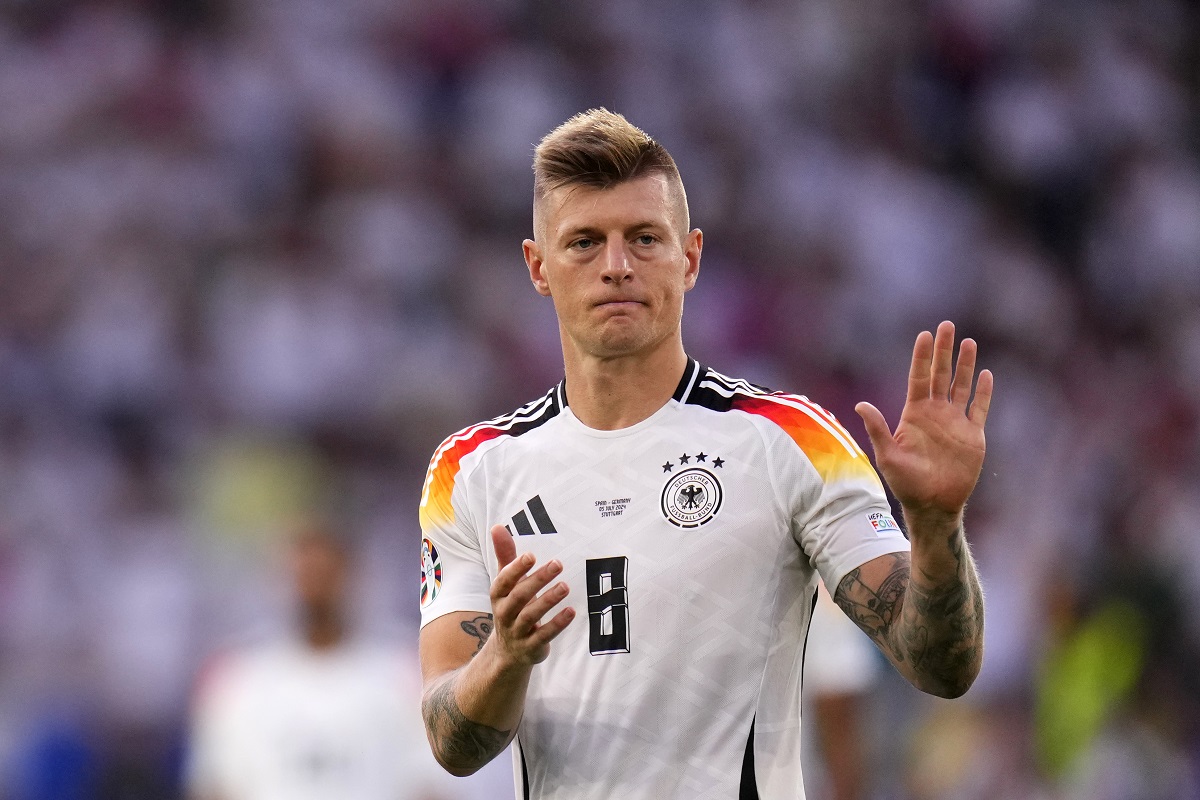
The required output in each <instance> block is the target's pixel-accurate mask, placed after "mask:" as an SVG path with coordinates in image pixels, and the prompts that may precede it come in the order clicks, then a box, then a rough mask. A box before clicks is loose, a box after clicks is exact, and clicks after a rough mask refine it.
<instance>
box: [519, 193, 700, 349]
mask: <svg viewBox="0 0 1200 800" xmlns="http://www.w3.org/2000/svg"><path fill="white" fill-rule="evenodd" d="M684 216H685V212H684V210H683V201H682V198H681V197H680V196H679V195H678V194H677V193H676V192H675V191H672V185H671V182H670V181H669V180H668V179H667V177H666V176H664V175H657V174H651V175H646V176H643V177H640V178H636V179H634V180H630V181H625V182H624V183H620V184H617V185H616V186H613V187H611V188H608V189H597V188H594V187H590V186H578V185H577V186H564V187H561V188H559V189H555V190H554V191H552V192H550V193H548V194H547V195H546V196H545V197H544V198H542V200H541V201H540V203H539V208H538V214H537V217H538V226H537V227H538V230H537V231H536V234H535V235H536V236H537V240H536V241H531V240H528V239H527V240H526V241H525V243H524V250H525V261H526V263H527V264H528V265H529V277H530V279H531V280H532V281H533V285H534V288H535V289H537V291H538V292H539V293H540V294H543V295H545V296H547V297H551V298H553V300H554V309H555V311H556V312H557V313H558V322H559V328H560V330H561V332H562V336H563V349H564V355H567V356H568V357H569V354H568V353H567V352H566V351H567V350H568V348H573V349H574V350H575V351H576V354H577V355H580V356H592V357H597V358H615V357H620V356H627V355H637V354H642V353H648V352H650V351H652V350H653V349H654V348H655V347H657V346H659V345H661V344H662V343H663V342H666V341H668V340H670V339H671V338H678V336H679V326H680V319H681V316H682V314H683V295H684V293H685V292H687V291H688V290H690V289H691V288H692V286H694V285H695V283H696V276H697V274H698V273H699V270H700V250H701V247H702V244H703V235H702V234H701V232H700V231H699V230H693V231H690V232H685V230H684V228H685V227H686V224H687V223H686V222H685V221H684V220H683V217H684Z"/></svg>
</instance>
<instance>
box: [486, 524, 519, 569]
mask: <svg viewBox="0 0 1200 800" xmlns="http://www.w3.org/2000/svg"><path fill="white" fill-rule="evenodd" d="M492 547H494V548H495V549H496V560H497V561H498V562H500V569H504V568H505V567H507V566H508V565H509V564H511V563H512V562H513V559H515V558H516V557H517V545H516V542H514V541H513V537H512V534H511V533H509V532H508V528H505V527H504V526H503V525H493V526H492Z"/></svg>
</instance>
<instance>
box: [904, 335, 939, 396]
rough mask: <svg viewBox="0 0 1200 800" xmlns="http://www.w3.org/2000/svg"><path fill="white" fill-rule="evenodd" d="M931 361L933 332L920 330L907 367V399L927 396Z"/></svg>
mask: <svg viewBox="0 0 1200 800" xmlns="http://www.w3.org/2000/svg"><path fill="white" fill-rule="evenodd" d="M932 363H933V334H932V333H930V332H929V331H921V332H920V333H918V334H917V341H916V343H915V344H913V355H912V365H911V366H909V368H908V399H909V400H925V399H927V398H928V397H929V381H930V369H931V366H932Z"/></svg>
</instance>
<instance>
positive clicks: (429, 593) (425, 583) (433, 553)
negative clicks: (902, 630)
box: [421, 539, 442, 608]
mask: <svg viewBox="0 0 1200 800" xmlns="http://www.w3.org/2000/svg"><path fill="white" fill-rule="evenodd" d="M441 588H442V557H441V556H440V555H438V551H437V548H436V547H434V546H433V542H431V541H429V540H428V539H422V540H421V608H424V607H425V606H427V605H429V604H430V603H432V602H433V598H435V597H437V596H438V592H439V591H441Z"/></svg>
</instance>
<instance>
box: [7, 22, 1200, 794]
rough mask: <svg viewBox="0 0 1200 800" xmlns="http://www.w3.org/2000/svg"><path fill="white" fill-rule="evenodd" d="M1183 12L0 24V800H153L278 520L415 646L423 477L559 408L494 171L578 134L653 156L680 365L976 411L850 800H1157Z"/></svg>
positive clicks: (1188, 436) (1182, 466)
mask: <svg viewBox="0 0 1200 800" xmlns="http://www.w3.org/2000/svg"><path fill="white" fill-rule="evenodd" d="M1198 14H1200V11H1198V9H1197V7H1196V5H1195V4H1194V3H1190V2H1185V1H1184V0H1124V1H1122V2H1118V1H1117V0H1109V1H1107V2H1105V1H1103V0H1091V1H1084V0H1060V1H1059V2H1053V3H1038V2H1036V0H922V1H921V2H917V1H916V0H901V1H900V2H897V0H724V1H721V0H606V2H603V3H572V2H565V3H560V2H552V0H344V2H341V3H328V2H322V1H321V0H239V1H238V2H234V0H0V796H3V797H6V798H15V800H26V799H29V800H32V799H33V798H37V799H39V800H41V799H43V798H46V799H48V798H80V799H82V798H155V799H158V798H175V797H179V796H180V795H181V791H182V790H181V789H180V769H181V767H180V765H181V763H182V762H183V760H184V753H185V744H186V738H187V734H186V732H187V724H188V711H189V703H190V698H191V696H192V693H193V688H192V687H193V686H194V683H195V680H196V676H197V674H198V673H199V672H200V671H201V669H202V666H203V665H204V664H205V663H206V660H208V659H210V658H211V657H212V654H213V653H218V652H222V651H223V650H228V649H230V648H237V647H240V646H243V645H245V644H247V643H250V642H253V641H256V640H258V639H260V638H262V637H265V636H270V635H272V634H273V633H277V632H279V631H282V630H285V629H286V628H287V627H288V625H289V619H288V601H287V592H286V581H285V580H284V579H283V577H282V572H281V570H280V568H279V558H278V555H279V551H280V549H281V532H283V531H285V530H286V529H287V527H288V526H289V525H290V524H292V523H294V522H295V520H297V519H301V518H304V517H306V516H311V515H320V516H323V517H326V518H334V519H336V520H338V521H339V524H340V525H342V526H343V527H344V529H345V530H346V531H348V532H350V533H352V535H353V538H354V539H355V542H356V544H357V546H358V550H359V553H360V557H359V559H358V562H357V566H358V577H359V581H358V583H357V586H358V590H357V595H356V608H357V609H358V616H359V619H360V624H361V626H362V628H363V630H364V631H366V632H367V633H369V635H371V636H375V637H379V638H380V639H381V640H388V641H393V642H396V643H397V644H398V645H399V646H404V647H410V648H411V647H414V643H415V632H416V624H417V616H418V615H417V596H418V580H419V569H420V568H419V546H418V545H419V536H418V528H417V517H416V505H417V501H418V498H419V494H420V487H421V481H422V478H423V473H424V469H425V466H426V464H427V462H428V459H429V456H430V454H431V453H432V451H433V449H434V447H435V446H436V445H437V444H438V442H439V441H440V440H441V439H442V438H443V437H444V436H445V435H447V434H448V433H450V432H452V431H454V430H456V429H458V428H460V427H462V426H464V425H467V424H469V423H471V422H474V421H477V420H480V419H484V418H488V417H491V416H494V415H497V414H501V413H504V412H506V411H509V410H511V409H513V408H515V407H516V406H517V405H519V404H521V403H523V402H524V401H526V400H528V399H531V398H533V397H535V396H537V395H539V394H541V393H543V392H544V391H545V390H546V389H547V388H548V387H549V386H550V385H551V384H552V383H554V382H556V381H557V380H558V379H559V377H560V375H561V372H560V370H561V363H560V351H559V343H558V336H557V328H556V325H555V322H554V316H553V309H552V308H551V306H550V305H549V302H548V301H546V300H544V299H542V298H540V297H538V296H537V295H536V294H535V293H534V292H533V291H532V290H531V289H530V287H529V285H528V279H527V276H526V274H525V271H524V264H523V262H522V260H521V252H520V242H521V240H522V239H523V238H525V237H526V236H528V235H529V234H530V230H531V221H530V198H531V192H532V174H531V171H530V161H531V157H532V149H533V145H534V143H536V142H537V141H538V140H539V139H540V138H541V137H542V136H543V135H544V134H545V133H546V132H548V131H549V130H550V129H551V128H553V127H554V126H555V125H557V124H558V123H560V122H562V121H563V120H565V119H566V118H567V117H568V116H570V115H571V114H572V113H575V112H576V111H580V110H583V109H586V108H588V107H592V106H597V105H603V106H606V107H608V108H610V109H613V110H616V111H619V112H622V113H624V114H625V115H626V116H628V117H629V118H630V119H631V120H632V121H633V122H634V123H635V124H637V125H639V126H641V127H643V128H644V129H646V130H647V131H648V132H650V133H651V134H652V135H653V136H655V137H656V138H658V139H659V140H660V141H661V142H663V143H664V144H665V145H666V146H667V148H668V149H669V150H670V151H671V152H672V153H673V154H674V156H675V158H676V160H677V161H678V163H679V166H680V169H681V171H682V174H683V178H684V181H685V184H686V186H687V189H688V192H689V199H690V201H691V210H692V220H693V224H694V225H697V226H699V227H701V228H703V230H704V231H705V244H706V248H705V254H704V260H703V268H702V275H701V280H700V282H699V285H698V287H697V288H696V289H695V291H694V292H693V293H692V294H691V295H689V299H688V304H687V311H686V313H685V324H684V334H685V340H686V343H687V346H688V348H689V351H690V352H691V353H692V354H693V355H694V356H696V357H697V358H699V359H700V360H701V361H703V362H705V363H707V364H710V365H712V366H714V367H715V368H717V369H719V370H721V371H722V372H725V373H726V374H735V375H741V376H744V377H746V378H748V379H751V380H753V381H755V382H757V383H760V384H765V385H768V386H771V387H773V388H778V389H784V390H788V391H794V392H798V393H803V394H807V395H808V396H810V397H811V398H813V399H814V400H816V401H818V402H820V403H822V404H823V405H825V406H826V407H828V408H830V409H831V410H833V411H834V412H835V413H836V414H837V415H838V416H839V417H840V418H841V420H842V421H843V422H844V423H846V424H847V425H848V426H849V427H850V428H851V430H852V431H854V432H855V433H856V435H858V436H859V438H860V440H862V441H864V443H865V434H864V433H863V431H862V427H861V424H860V422H859V420H858V419H857V417H856V415H855V414H854V413H853V411H852V408H853V405H854V403H855V402H857V401H858V400H863V399H866V400H870V401H872V402H873V403H875V404H876V405H878V406H880V408H881V409H883V410H884V411H885V413H886V414H887V415H888V416H889V418H890V419H892V420H894V419H895V418H896V417H897V416H898V413H899V409H900V406H901V403H902V399H903V393H904V380H905V376H906V372H907V364H908V358H909V353H910V349H911V343H912V340H913V338H914V336H915V334H916V333H917V332H918V331H919V330H922V329H932V328H933V327H934V326H935V325H936V324H937V322H938V321H940V320H942V319H953V320H955V321H956V323H957V324H958V327H959V331H960V334H961V335H969V336H973V337H974V338H976V339H977V340H978V341H979V343H980V349H981V359H982V361H983V363H984V365H985V366H987V367H990V368H991V369H993V370H994V372H995V373H996V375H997V399H996V401H995V404H994V406H993V412H992V417H991V419H990V420H989V432H988V433H989V437H988V438H989V452H988V461H987V464H986V465H985V473H984V476H983V478H982V480H981V483H980V486H979V488H978V490H977V493H976V496H975V499H974V501H973V504H972V506H971V508H970V510H969V514H968V532H969V538H970V539H971V541H972V543H973V547H974V550H975V554H976V557H977V559H978V561H979V564H980V568H981V571H982V575H983V580H984V583H985V587H986V591H987V594H988V607H987V653H986V658H985V665H984V671H983V674H982V675H981V677H980V679H979V681H978V683H977V684H976V686H975V688H974V689H973V690H972V691H971V692H970V693H969V694H968V695H967V697H966V698H964V699H963V700H961V701H957V702H954V703H946V702H942V701H937V700H933V699H930V698H926V697H924V696H921V695H919V694H918V693H917V692H916V691H915V690H912V689H910V688H908V687H907V686H906V685H904V684H902V682H901V681H900V679H899V678H893V677H888V678H885V679H883V680H882V681H880V682H879V683H878V685H877V686H876V688H875V689H873V690H872V694H871V696H870V698H869V706H868V713H869V717H870V720H871V723H870V724H869V725H867V726H865V728H864V730H865V732H866V736H867V737H868V742H867V746H868V751H869V753H870V755H871V758H870V765H869V773H870V774H869V780H868V783H869V785H870V787H871V793H870V796H871V797H872V798H895V799H896V800H902V799H903V800H907V799H909V798H911V799H912V800H938V799H941V798H1005V799H1008V798H1011V799H1013V800H1016V799H1017V798H1021V799H1022V800H1024V799H1027V798H1046V799H1047V800H1057V798H1088V799H1089V800H1107V799H1109V798H1111V799H1112V800H1125V799H1127V800H1158V799H1159V798H1162V799H1163V800H1174V798H1195V797H1200V781H1198V780H1197V775H1198V772H1200V686H1198V684H1200V658H1198V651H1200V630H1198V628H1200V532H1198V529H1200V161H1198V160H1197V154H1198V152H1200V125H1198V122H1200V118H1198V112H1200V105H1198V98H1197V90H1198V89H1200V19H1198ZM505 780H507V779H505ZM502 791H503V792H508V791H511V789H510V788H509V787H508V785H507V784H506V785H504V786H503V787H502ZM497 793H498V796H499V794H500V793H501V789H500V788H498V789H497Z"/></svg>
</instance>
